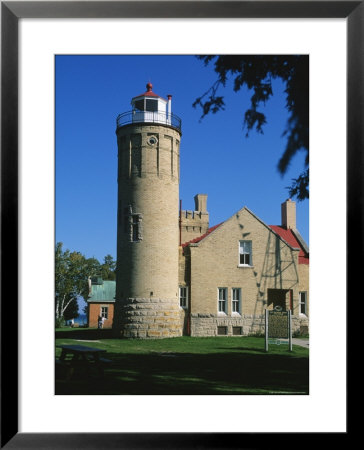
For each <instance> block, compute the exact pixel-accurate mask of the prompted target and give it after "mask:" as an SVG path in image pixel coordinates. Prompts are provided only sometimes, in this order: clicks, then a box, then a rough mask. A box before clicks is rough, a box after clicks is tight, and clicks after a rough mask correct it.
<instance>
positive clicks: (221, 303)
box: [218, 288, 227, 314]
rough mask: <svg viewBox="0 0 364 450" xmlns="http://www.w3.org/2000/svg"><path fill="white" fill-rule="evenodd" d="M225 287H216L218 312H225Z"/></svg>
mask: <svg viewBox="0 0 364 450" xmlns="http://www.w3.org/2000/svg"><path fill="white" fill-rule="evenodd" d="M226 303H227V288H218V312H219V313H225V314H226V309H227V308H226Z"/></svg>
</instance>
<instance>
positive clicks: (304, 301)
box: [299, 292, 307, 314]
mask: <svg viewBox="0 0 364 450" xmlns="http://www.w3.org/2000/svg"><path fill="white" fill-rule="evenodd" d="M299 305H300V314H306V307H307V292H300V293H299Z"/></svg>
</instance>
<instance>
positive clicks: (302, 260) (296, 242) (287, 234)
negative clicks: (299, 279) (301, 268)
mask: <svg viewBox="0 0 364 450" xmlns="http://www.w3.org/2000/svg"><path fill="white" fill-rule="evenodd" d="M269 227H270V228H271V229H272V230H273V231H274V232H275V233H277V234H278V235H279V236H280V237H281V238H282V239H284V240H285V241H286V242H288V244H289V245H290V246H291V247H296V248H299V249H300V252H299V254H298V264H309V253H308V248H307V246H306V244H305V243H304V242H302V241H301V239H302V238H301V236H300V235H299V233H297V235H298V236H297V235H296V234H295V232H294V231H293V230H291V229H290V228H289V229H287V228H285V227H282V226H280V225H269Z"/></svg>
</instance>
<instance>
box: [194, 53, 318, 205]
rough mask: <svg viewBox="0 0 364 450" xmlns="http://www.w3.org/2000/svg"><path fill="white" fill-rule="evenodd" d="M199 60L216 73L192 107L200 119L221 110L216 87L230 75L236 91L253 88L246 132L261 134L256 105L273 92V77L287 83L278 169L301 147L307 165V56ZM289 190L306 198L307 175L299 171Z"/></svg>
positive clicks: (261, 119)
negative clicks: (283, 139)
mask: <svg viewBox="0 0 364 450" xmlns="http://www.w3.org/2000/svg"><path fill="white" fill-rule="evenodd" d="M198 59H200V60H202V61H203V62H204V64H205V66H206V65H208V64H210V63H213V64H214V70H215V72H216V74H217V75H218V78H217V80H216V81H215V83H214V84H213V86H211V88H210V89H209V90H208V91H206V92H205V93H204V94H203V95H202V96H201V97H199V98H198V99H197V100H196V101H195V102H194V104H193V106H194V107H196V106H200V107H201V109H202V116H201V119H202V118H203V117H205V116H206V115H207V114H209V113H210V112H212V113H213V114H215V113H216V112H218V111H220V110H221V109H224V106H225V104H224V100H223V97H222V96H220V95H219V96H218V95H217V90H218V88H219V87H220V86H221V85H222V86H225V84H226V81H227V79H228V78H229V77H233V82H234V88H233V89H234V91H235V92H237V91H239V90H240V89H241V88H242V87H244V86H246V87H247V88H248V89H249V90H252V91H253V95H252V97H251V99H250V107H248V108H247V109H246V112H245V114H244V127H245V128H246V129H247V135H248V134H249V131H250V130H252V129H253V128H255V130H256V131H257V132H258V133H263V129H264V125H265V124H266V123H267V121H266V117H265V115H264V114H263V112H261V111H259V110H258V108H259V106H261V105H265V104H266V102H267V101H268V100H269V99H270V97H271V96H272V95H273V91H272V80H273V79H275V78H280V79H281V80H282V81H283V82H284V83H285V86H286V88H285V94H286V108H287V111H288V112H289V118H288V122H287V126H286V128H285V130H283V136H286V137H287V141H286V148H285V150H284V152H283V155H282V157H281V159H280V161H279V164H278V169H279V171H280V172H281V173H282V174H284V173H285V172H286V170H287V168H288V166H289V163H290V161H291V160H292V158H293V156H294V155H295V154H296V153H297V152H298V151H302V150H303V151H306V153H307V155H306V159H305V163H306V165H307V166H308V152H309V95H308V93H309V59H308V56H307V55H222V56H216V55H201V56H198ZM305 183H307V184H305ZM291 189H292V191H290V192H292V193H295V194H294V195H295V196H297V198H298V199H302V198H308V175H307V176H303V174H301V175H300V177H298V178H297V179H295V180H294V185H293V186H292V187H291ZM291 196H293V194H292V195H291ZM301 197H302V198H301Z"/></svg>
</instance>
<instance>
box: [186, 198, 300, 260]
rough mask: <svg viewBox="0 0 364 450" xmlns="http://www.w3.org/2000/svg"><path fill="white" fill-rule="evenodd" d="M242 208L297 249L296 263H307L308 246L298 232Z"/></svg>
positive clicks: (207, 232) (210, 229)
mask: <svg viewBox="0 0 364 450" xmlns="http://www.w3.org/2000/svg"><path fill="white" fill-rule="evenodd" d="M242 209H245V210H246V211H248V212H249V213H250V214H251V215H252V216H253V217H255V218H256V219H257V220H258V221H259V222H260V223H262V224H263V225H264V226H265V227H267V228H268V229H270V230H271V231H273V233H275V234H276V235H278V236H279V237H280V238H281V239H282V240H283V241H284V242H285V243H286V244H288V245H289V246H290V247H292V248H294V249H299V254H298V264H309V251H308V247H307V245H306V244H305V242H304V241H303V239H302V237H301V235H300V234H299V233H298V232H296V233H295V232H294V231H293V230H291V229H288V230H287V229H286V228H285V227H282V226H280V225H266V224H265V223H264V222H263V221H262V220H261V219H259V217H257V216H256V215H255V214H254V213H252V212H251V211H250V210H249V209H248V208H247V207H245V206H244V207H243V208H242ZM234 215H235V214H234ZM231 217H233V216H231ZM223 223H225V222H221V223H219V224H218V225H215V226H213V227H211V228H209V229H208V230H207V231H206V233H205V234H203V235H201V236H198V237H197V238H195V239H192V240H191V241H188V242H185V243H183V244H182V248H185V247H187V246H188V245H190V244H197V243H198V242H201V241H202V240H203V239H205V238H206V237H207V236H209V235H210V234H211V233H212V232H213V231H214V230H216V228H218V227H219V226H220V225H222V224H223Z"/></svg>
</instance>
